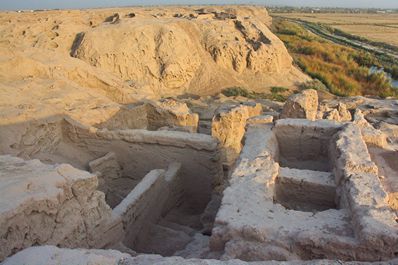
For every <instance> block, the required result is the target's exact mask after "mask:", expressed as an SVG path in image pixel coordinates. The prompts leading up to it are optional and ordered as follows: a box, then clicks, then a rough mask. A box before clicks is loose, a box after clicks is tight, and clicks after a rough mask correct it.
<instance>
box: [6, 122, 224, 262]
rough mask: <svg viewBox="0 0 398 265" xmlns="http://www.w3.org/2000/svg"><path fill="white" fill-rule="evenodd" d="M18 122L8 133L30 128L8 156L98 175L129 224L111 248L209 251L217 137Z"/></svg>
mask: <svg viewBox="0 0 398 265" xmlns="http://www.w3.org/2000/svg"><path fill="white" fill-rule="evenodd" d="M18 126H19V127H18V128H11V127H10V128H8V130H9V131H10V132H12V131H16V130H17V131H19V132H23V133H21V135H19V136H18V135H15V137H14V138H13V139H11V140H15V139H18V140H17V141H15V142H13V143H7V145H8V147H9V150H1V151H2V153H11V154H14V155H16V156H19V157H22V158H25V159H40V160H41V161H42V162H44V163H47V164H57V163H67V164H71V165H72V166H74V167H76V168H78V169H82V170H87V171H91V172H92V173H95V174H97V176H98V182H99V186H98V189H99V190H101V191H103V192H104V193H105V199H106V202H107V203H108V205H109V206H110V207H111V208H112V215H113V216H117V218H120V219H121V220H122V223H123V234H122V235H121V237H120V243H119V244H118V245H117V246H107V247H106V248H118V249H120V250H122V251H127V252H129V251H131V250H132V251H135V252H138V253H155V254H160V255H163V256H172V255H181V256H189V255H192V253H194V252H200V251H203V249H206V247H207V245H208V241H209V235H210V233H211V228H212V225H213V221H214V218H215V214H216V212H217V210H218V203H217V202H216V203H215V201H214V197H217V196H214V192H213V190H214V188H215V187H216V186H218V185H219V184H221V181H222V178H223V172H222V166H221V162H220V160H219V157H218V156H219V154H218V147H217V142H216V141H215V140H214V139H212V138H211V137H210V136H207V135H201V134H191V133H184V132H171V131H147V130H116V131H109V130H107V129H98V130H97V129H94V131H93V128H87V127H84V126H81V125H79V124H77V123H75V122H73V121H71V120H69V119H63V118H61V119H55V120H51V121H49V120H46V121H40V122H39V121H36V122H32V123H27V124H23V125H18ZM3 132H4V131H3ZM2 146H4V145H3V143H2ZM2 149H3V148H2ZM212 199H213V200H212ZM120 246H122V248H120Z"/></svg>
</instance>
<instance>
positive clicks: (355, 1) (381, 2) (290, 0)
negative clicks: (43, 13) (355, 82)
mask: <svg viewBox="0 0 398 265" xmlns="http://www.w3.org/2000/svg"><path fill="white" fill-rule="evenodd" d="M172 4H264V5H293V6H328V7H373V8H398V0H300V1H298V0H251V1H250V0H249V1H244V0H240V1H239V0H230V1H219V0H218V1H217V0H216V1H210V0H171V1H170V0H169V1H165V0H148V1H137V0H0V9H3V10H4V9H9V10H15V9H44V8H47V9H52V8H88V7H105V6H126V5H172Z"/></svg>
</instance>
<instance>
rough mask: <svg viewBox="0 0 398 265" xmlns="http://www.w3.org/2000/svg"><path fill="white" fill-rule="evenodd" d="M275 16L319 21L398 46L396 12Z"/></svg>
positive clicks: (276, 14)
mask: <svg viewBox="0 0 398 265" xmlns="http://www.w3.org/2000/svg"><path fill="white" fill-rule="evenodd" d="M272 15H275V16H282V17H290V18H299V19H302V20H305V21H309V22H315V23H316V22H320V23H324V24H327V25H329V26H332V27H334V28H337V29H340V30H342V31H345V32H347V33H350V34H353V35H358V36H361V37H365V38H367V39H370V40H373V41H380V42H385V43H389V44H392V45H395V46H398V14H397V13H394V14H308V13H291V14H287V13H273V14H272Z"/></svg>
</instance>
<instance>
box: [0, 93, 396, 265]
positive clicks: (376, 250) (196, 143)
mask: <svg viewBox="0 0 398 265" xmlns="http://www.w3.org/2000/svg"><path fill="white" fill-rule="evenodd" d="M308 95H309V93H307V94H301V95H295V96H294V97H292V98H291V99H289V100H292V101H296V100H297V98H300V97H307V96H308ZM315 95H316V93H315ZM300 102H304V101H303V100H302V99H300V100H298V103H293V102H292V103H291V104H285V106H284V108H290V110H288V111H286V110H284V111H283V112H284V113H290V114H289V115H291V116H292V117H294V118H289V117H283V118H276V119H274V118H275V117H273V116H270V115H267V114H262V110H261V109H262V108H261V106H260V105H259V104H257V105H256V104H254V105H253V104H248V103H240V104H238V103H234V104H232V105H231V104H230V103H228V104H227V105H223V106H220V107H219V108H218V109H216V110H215V111H214V118H213V121H212V123H211V126H212V127H211V130H209V131H207V133H208V134H204V133H197V130H198V127H200V126H199V124H200V121H199V116H198V115H197V114H194V113H192V112H191V111H190V110H189V109H188V108H186V105H184V103H181V102H180V103H178V102H177V101H172V100H168V101H166V102H163V103H157V105H156V104H155V105H154V104H146V105H138V106H132V107H130V108H128V109H126V111H127V112H128V114H123V115H117V116H116V117H115V118H114V120H109V121H108V122H107V123H104V124H97V125H96V126H86V125H83V124H81V123H79V122H77V121H74V120H73V119H71V118H69V117H66V116H58V117H50V118H47V119H43V120H36V121H32V122H26V123H20V124H15V125H12V126H9V127H5V128H3V129H2V135H3V136H8V137H2V138H1V139H2V140H1V147H2V149H1V151H2V153H3V155H2V156H0V165H1V167H0V177H1V183H2V192H1V194H0V197H1V202H2V204H1V205H2V207H1V215H0V223H1V230H0V231H1V233H0V235H1V241H0V243H1V248H0V250H1V251H0V258H1V260H3V261H4V262H3V263H4V264H25V263H23V262H27V261H28V260H29V263H26V264H50V263H48V262H49V261H48V260H50V259H53V258H55V256H54V255H56V256H57V259H59V262H61V263H60V264H66V263H65V262H66V260H68V259H69V258H72V257H73V259H76V261H75V262H78V263H79V262H82V260H87V262H88V261H89V260H90V261H91V260H93V261H95V260H97V259H99V260H102V261H101V262H102V263H100V264H152V263H151V262H164V263H162V264H177V263H178V264H196V263H195V262H200V261H203V262H206V263H205V264H230V263H229V260H236V259H238V260H240V261H239V263H236V264H246V263H245V262H248V264H249V263H250V262H254V261H263V263H259V264H268V263H267V262H268V261H273V262H277V261H280V262H283V261H284V262H288V263H287V264H306V263H305V262H306V261H309V260H312V261H314V262H319V264H324V263H323V262H326V261H327V260H329V261H333V260H341V261H346V262H350V261H358V262H359V261H361V262H379V261H385V262H392V263H394V262H395V261H397V260H394V259H396V258H397V255H398V219H397V208H396V192H397V190H396V189H394V187H395V186H394V185H389V183H390V184H391V183H393V184H394V183H395V182H394V178H395V177H396V176H397V171H396V170H395V168H394V166H393V165H392V166H391V168H390V167H386V166H385V164H386V162H385V160H383V159H389V160H391V159H393V160H394V161H396V159H397V157H391V156H390V157H388V158H386V156H385V154H386V153H387V154H389V153H391V152H394V151H391V150H389V148H390V147H391V146H390V142H391V141H390V140H388V141H389V142H387V140H386V139H387V138H388V137H387V136H386V134H385V133H383V132H382V131H381V130H377V129H375V128H374V127H373V126H372V125H371V124H370V123H368V122H367V121H366V119H365V118H364V114H363V113H362V112H361V111H359V110H358V111H357V112H356V113H355V114H353V118H352V119H353V120H352V121H346V122H340V121H337V120H338V119H335V120H332V119H312V120H309V119H306V118H307V114H306V111H309V110H310V111H312V112H313V108H314V106H313V105H314V104H315V110H316V109H318V103H317V101H316V102H315V103H310V104H312V106H308V104H307V105H306V104H301V103H300ZM307 102H311V100H307ZM166 103H167V104H166ZM294 104H298V105H300V104H301V105H300V106H301V107H302V109H300V108H297V107H292V106H293V105H294ZM162 105H163V107H162ZM148 106H149V107H148ZM164 106H166V107H164ZM169 106H174V108H170V107H169ZM175 106H178V108H177V109H178V111H176V109H175ZM311 108H312V110H311ZM154 109H157V110H156V111H154ZM281 117H282V115H281ZM123 119H124V121H123ZM159 121H161V122H159ZM134 122H135V124H134ZM120 124H124V125H125V126H126V124H127V125H128V126H129V127H130V128H126V127H122V126H120ZM117 127H119V129H118V128H117ZM209 134H211V135H209ZM391 144H392V142H391ZM386 145H387V146H386ZM378 166H380V167H382V169H381V170H380V169H379V168H378ZM384 174H387V176H386V177H384ZM382 176H383V177H382ZM385 179H387V180H389V181H385ZM394 196H395V197H394ZM82 249H90V250H87V251H84V252H83V251H82ZM100 249H102V250H100ZM122 253H124V254H122ZM14 254H15V255H14ZM13 255H14V256H13ZM159 255H161V256H159ZM10 256H11V257H10ZM32 256H33V257H35V259H36V260H33V261H30V258H31V257H32ZM7 257H9V258H7ZM162 257H164V258H162ZM122 260H123V261H124V262H125V263H115V262H116V261H122ZM216 260H219V261H216ZM85 262H86V261H85ZM107 262H108V263H107ZM78 263H77V264H78ZM392 263H391V264H392ZM82 264H83V263H82ZM84 264H86V263H84ZM87 264H89V263H87ZM90 264H91V263H90ZM198 264H199V263H198ZM231 264H232V263H231ZM233 264H235V263H233ZM272 264H274V263H272ZM275 264H278V263H275ZM281 264H282V263H281ZM315 264H318V263H315Z"/></svg>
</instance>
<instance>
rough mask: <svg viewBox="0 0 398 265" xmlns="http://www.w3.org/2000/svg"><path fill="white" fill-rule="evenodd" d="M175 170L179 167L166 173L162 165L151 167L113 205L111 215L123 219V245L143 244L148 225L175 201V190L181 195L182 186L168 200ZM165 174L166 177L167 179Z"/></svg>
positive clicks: (157, 219)
mask: <svg viewBox="0 0 398 265" xmlns="http://www.w3.org/2000/svg"><path fill="white" fill-rule="evenodd" d="M178 166H179V165H178ZM178 171H179V169H178V168H177V169H176V170H173V171H172V172H168V173H166V171H165V170H161V169H156V170H152V171H151V172H149V173H148V174H147V175H146V176H145V177H144V178H143V179H142V180H141V182H140V183H139V184H138V185H137V186H136V187H135V188H134V189H133V190H132V191H131V192H130V193H129V194H128V195H127V197H126V198H124V200H123V201H122V202H121V203H120V204H119V205H118V206H116V208H115V209H113V211H112V214H113V216H114V218H118V217H120V218H121V219H122V222H123V229H124V240H123V243H124V245H125V246H127V247H129V248H131V249H136V246H137V245H142V244H145V243H144V242H145V241H146V240H147V238H146V237H147V236H148V229H150V226H151V225H153V224H156V223H157V222H158V221H159V219H160V217H161V215H162V213H163V212H164V211H165V207H166V206H167V205H173V206H176V205H177V202H178V194H180V195H181V194H182V190H180V191H176V190H175V191H174V192H175V194H176V195H177V196H174V197H173V198H174V199H173V198H172V199H171V201H169V198H171V196H170V195H171V193H172V192H171V190H172V187H171V185H170V184H171V183H173V179H175V178H177V175H178V173H179V172H178ZM166 176H167V177H168V180H166ZM176 182H177V181H176ZM176 184H178V183H176ZM177 186H178V185H177ZM180 187H181V186H180ZM166 202H167V203H166Z"/></svg>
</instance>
